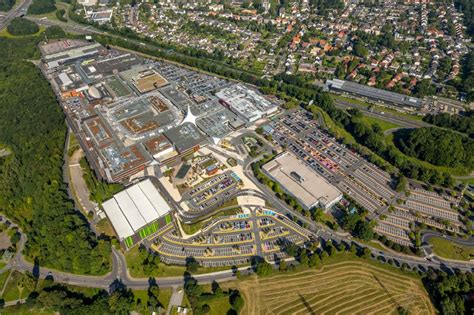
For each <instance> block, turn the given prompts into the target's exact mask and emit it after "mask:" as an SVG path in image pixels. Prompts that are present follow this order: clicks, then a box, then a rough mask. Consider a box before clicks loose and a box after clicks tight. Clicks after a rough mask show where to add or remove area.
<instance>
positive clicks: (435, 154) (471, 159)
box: [394, 127, 474, 169]
mask: <svg viewBox="0 0 474 315" xmlns="http://www.w3.org/2000/svg"><path fill="white" fill-rule="evenodd" d="M394 140H395V144H396V145H397V146H398V148H399V149H400V150H401V151H402V152H403V153H405V154H406V155H409V156H412V157H416V158H417V159H420V160H422V161H427V162H429V163H431V164H434V165H439V166H448V167H467V168H469V169H473V168H474V141H473V140H471V139H469V138H467V137H464V136H461V135H460V134H457V133H454V132H451V131H447V130H443V129H439V128H434V127H433V128H417V129H411V130H399V131H397V132H396V133H395V138H394Z"/></svg>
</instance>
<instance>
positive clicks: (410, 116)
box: [332, 95, 423, 121]
mask: <svg viewBox="0 0 474 315" xmlns="http://www.w3.org/2000/svg"><path fill="white" fill-rule="evenodd" d="M332 97H333V98H335V99H340V100H341V101H345V102H348V103H352V104H356V105H360V106H363V107H365V108H368V107H369V106H370V105H374V106H375V108H377V111H383V112H385V113H390V114H393V115H395V116H398V117H404V118H408V119H412V120H418V121H420V120H423V117H422V116H418V115H412V114H408V113H401V112H399V111H397V110H394V109H391V108H388V107H385V106H381V105H375V104H369V103H367V102H364V101H361V100H357V99H353V98H349V97H344V96H340V95H332Z"/></svg>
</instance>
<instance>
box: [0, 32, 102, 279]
mask: <svg viewBox="0 0 474 315" xmlns="http://www.w3.org/2000/svg"><path fill="white" fill-rule="evenodd" d="M47 31H48V33H49V35H50V36H54V34H55V32H58V35H59V36H60V35H61V33H62V32H61V31H59V30H58V29H52V30H47ZM39 40H40V38H39V37H29V38H27V39H26V38H25V39H6V38H0V130H1V133H0V143H2V144H3V145H5V146H7V147H8V148H9V149H10V151H11V154H10V155H8V156H6V157H3V158H1V159H0V211H1V212H2V213H4V214H5V215H7V216H8V217H10V218H12V219H13V220H15V221H16V222H17V223H18V224H20V226H21V227H22V229H23V231H25V232H26V233H27V235H28V242H27V244H26V248H25V254H26V255H27V256H28V257H30V258H31V259H36V260H37V261H38V262H39V263H40V264H41V265H46V266H49V267H52V268H56V269H61V270H64V271H69V272H75V273H88V274H101V273H104V272H106V271H107V270H109V267H110V266H109V255H110V244H108V243H105V242H104V241H98V240H97V239H96V238H95V236H94V235H93V233H92V232H91V231H90V229H89V226H88V224H87V221H86V220H85V219H84V218H83V217H82V215H81V214H80V213H78V212H77V211H75V210H74V206H73V203H72V202H71V201H70V200H69V199H68V195H67V192H66V186H65V184H64V183H63V179H62V164H63V149H64V142H65V136H66V126H65V123H64V116H63V113H62V111H61V109H60V107H59V106H58V104H57V102H56V100H55V96H54V94H53V92H52V91H51V89H50V87H49V85H48V83H47V82H46V80H45V79H44V78H43V77H42V75H41V73H40V71H39V69H38V68H36V67H35V65H34V64H33V63H30V62H28V61H24V59H34V58H38V57H39V51H38V49H37V47H36V44H37V43H38V42H39Z"/></svg>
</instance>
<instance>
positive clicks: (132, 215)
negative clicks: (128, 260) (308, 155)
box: [102, 179, 171, 248]
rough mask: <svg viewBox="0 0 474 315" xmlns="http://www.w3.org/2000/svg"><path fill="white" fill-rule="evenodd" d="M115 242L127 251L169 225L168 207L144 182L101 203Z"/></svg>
mask: <svg viewBox="0 0 474 315" xmlns="http://www.w3.org/2000/svg"><path fill="white" fill-rule="evenodd" d="M102 206H103V208H104V211H105V213H106V214H107V217H108V218H109V220H110V222H111V223H112V226H113V228H114V230H115V232H116V233H117V236H118V239H119V241H120V242H121V243H122V244H123V245H125V247H126V248H130V247H132V246H133V245H135V244H136V243H138V242H140V241H141V240H142V239H144V238H146V237H147V236H149V235H151V234H153V233H155V232H156V231H158V229H160V228H161V227H163V226H164V225H166V224H168V223H169V222H171V215H170V214H169V212H170V210H171V208H170V206H169V205H168V203H167V202H166V201H165V199H164V198H163V197H162V196H161V194H160V193H159V191H158V189H157V188H156V187H155V185H154V184H153V183H152V182H151V180H149V179H147V180H145V181H142V182H140V183H138V184H135V185H133V186H130V187H129V188H127V189H125V190H123V191H121V192H119V193H118V194H115V195H114V197H113V198H112V199H109V200H107V201H106V202H104V203H103V204H102Z"/></svg>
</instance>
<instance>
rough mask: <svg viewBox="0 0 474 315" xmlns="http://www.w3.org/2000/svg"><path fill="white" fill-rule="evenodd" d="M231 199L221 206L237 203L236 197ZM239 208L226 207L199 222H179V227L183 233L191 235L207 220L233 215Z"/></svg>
mask: <svg viewBox="0 0 474 315" xmlns="http://www.w3.org/2000/svg"><path fill="white" fill-rule="evenodd" d="M232 200H235V202H233V201H232ZM232 200H231V201H232V202H231V203H226V204H224V205H223V206H222V207H221V208H226V207H231V206H234V205H237V199H232ZM239 209H240V208H239V207H236V208H235V209H227V210H223V211H219V212H217V213H216V214H214V215H212V216H211V217H209V218H208V219H204V220H202V221H199V222H196V223H193V224H184V223H183V224H181V227H182V229H183V231H184V233H186V234H188V235H193V234H194V233H196V232H197V231H199V230H200V229H202V227H203V226H204V225H205V224H206V223H207V222H210V221H212V220H214V219H216V218H219V217H225V216H229V215H234V214H236V213H237V212H238V210H239Z"/></svg>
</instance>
